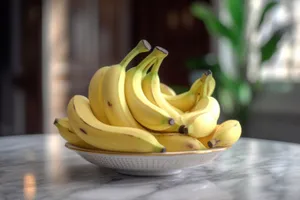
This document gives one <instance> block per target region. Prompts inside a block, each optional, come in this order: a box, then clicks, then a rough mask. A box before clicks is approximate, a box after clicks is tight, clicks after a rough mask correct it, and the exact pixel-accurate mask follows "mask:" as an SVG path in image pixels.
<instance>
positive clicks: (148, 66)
mask: <svg viewBox="0 0 300 200" xmlns="http://www.w3.org/2000/svg"><path fill="white" fill-rule="evenodd" d="M155 62H156V59H153V60H152V61H151V62H150V63H149V64H148V65H147V66H146V67H145V69H144V70H143V77H145V76H146V75H147V72H148V70H149V69H150V68H151V67H152V65H153V64H154V63H155Z"/></svg>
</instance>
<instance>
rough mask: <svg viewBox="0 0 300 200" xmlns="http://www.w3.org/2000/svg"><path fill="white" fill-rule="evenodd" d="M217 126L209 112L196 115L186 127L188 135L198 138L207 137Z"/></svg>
mask: <svg viewBox="0 0 300 200" xmlns="http://www.w3.org/2000/svg"><path fill="white" fill-rule="evenodd" d="M216 126H217V120H216V119H215V118H214V117H213V116H212V114H211V113H209V112H204V113H201V114H200V115H198V116H197V117H196V118H195V119H194V120H193V121H192V123H191V124H189V125H188V135H190V136H192V137H195V138H200V137H205V136H207V135H209V134H210V133H211V132H212V131H213V130H214V129H215V128H216Z"/></svg>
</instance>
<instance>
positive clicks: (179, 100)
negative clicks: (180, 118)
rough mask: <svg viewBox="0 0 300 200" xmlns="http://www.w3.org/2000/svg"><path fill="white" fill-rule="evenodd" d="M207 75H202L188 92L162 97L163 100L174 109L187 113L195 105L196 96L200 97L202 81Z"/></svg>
mask: <svg viewBox="0 0 300 200" xmlns="http://www.w3.org/2000/svg"><path fill="white" fill-rule="evenodd" d="M206 77H207V73H204V74H203V75H202V76H201V77H200V78H198V79H197V80H196V81H195V82H194V83H193V84H192V86H191V88H190V90H189V91H187V92H184V93H181V94H179V95H176V96H170V95H164V98H165V99H166V100H167V101H168V102H169V104H171V105H172V106H174V107H175V108H177V109H179V110H181V111H183V112H187V111H189V110H190V109H192V107H193V106H194V105H195V103H196V101H197V99H198V96H199V95H201V92H202V87H203V84H204V80H205V79H206Z"/></svg>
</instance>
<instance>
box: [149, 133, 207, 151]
mask: <svg viewBox="0 0 300 200" xmlns="http://www.w3.org/2000/svg"><path fill="white" fill-rule="evenodd" d="M153 135H154V137H155V138H156V139H157V140H158V142H159V143H160V144H162V145H163V146H164V147H166V149H167V152H178V151H193V150H204V149H207V148H206V147H205V146H204V145H203V144H202V143H201V142H200V141H199V140H197V139H196V138H193V137H189V136H187V135H182V134H179V133H164V134H159V133H158V134H157V133H153Z"/></svg>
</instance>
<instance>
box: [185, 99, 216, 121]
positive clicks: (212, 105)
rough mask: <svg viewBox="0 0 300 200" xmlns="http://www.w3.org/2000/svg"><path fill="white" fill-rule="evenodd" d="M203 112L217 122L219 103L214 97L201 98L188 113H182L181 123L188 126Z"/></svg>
mask: <svg viewBox="0 0 300 200" xmlns="http://www.w3.org/2000/svg"><path fill="white" fill-rule="evenodd" d="M204 112H209V113H210V114H211V115H212V116H213V117H214V118H215V120H216V121H218V120H219V117H220V105H219V102H218V101H217V100H216V99H215V98H214V97H210V96H206V97H203V98H202V99H200V101H198V102H197V104H196V105H195V107H194V108H193V109H192V110H191V111H190V112H187V113H184V114H183V115H182V116H181V118H182V121H183V123H185V124H189V123H191V122H192V121H193V120H194V119H195V118H196V117H197V116H199V115H200V114H202V113H204Z"/></svg>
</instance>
